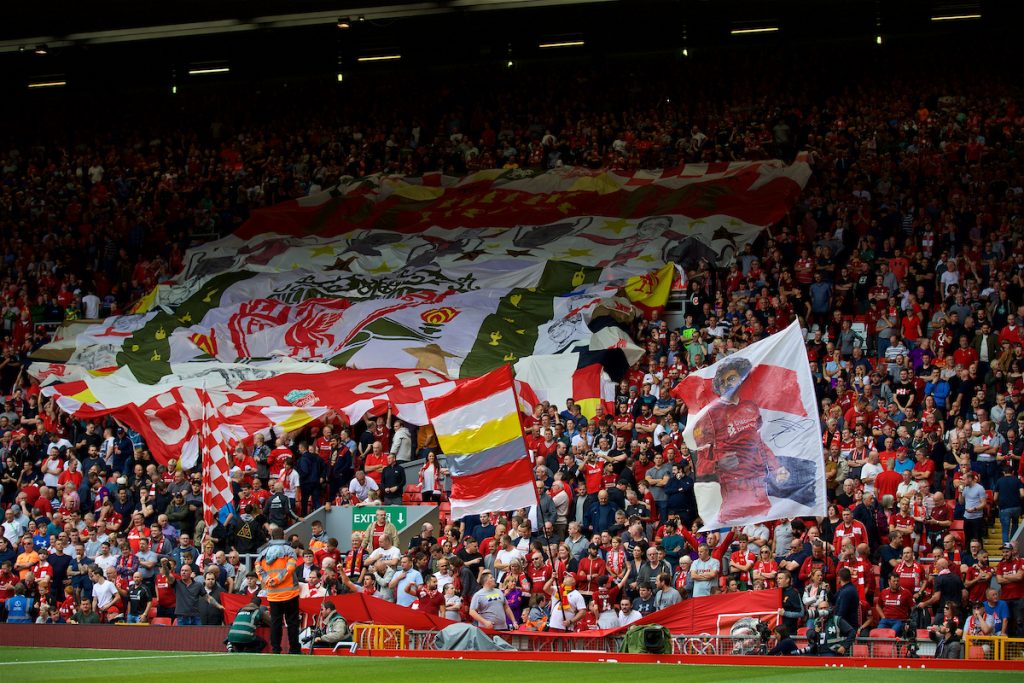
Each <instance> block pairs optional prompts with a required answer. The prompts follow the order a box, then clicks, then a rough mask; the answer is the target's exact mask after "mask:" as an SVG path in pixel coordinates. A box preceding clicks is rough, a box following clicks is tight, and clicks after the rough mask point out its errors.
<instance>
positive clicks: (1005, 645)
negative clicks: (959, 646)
mask: <svg viewBox="0 0 1024 683" xmlns="http://www.w3.org/2000/svg"><path fill="white" fill-rule="evenodd" d="M964 659H973V660H986V661H990V662H1010V661H1024V638H1007V637H1005V636H964Z"/></svg>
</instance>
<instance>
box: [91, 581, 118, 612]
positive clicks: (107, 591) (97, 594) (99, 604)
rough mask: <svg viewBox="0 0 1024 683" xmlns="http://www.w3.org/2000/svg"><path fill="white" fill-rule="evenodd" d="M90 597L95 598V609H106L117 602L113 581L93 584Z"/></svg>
mask: <svg viewBox="0 0 1024 683" xmlns="http://www.w3.org/2000/svg"><path fill="white" fill-rule="evenodd" d="M92 597H94V598H96V609H106V608H108V607H110V606H111V605H112V604H114V601H115V600H117V587H116V586H115V585H114V582H113V581H106V580H104V581H103V583H94V584H93V585H92Z"/></svg>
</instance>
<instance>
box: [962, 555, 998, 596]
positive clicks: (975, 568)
mask: <svg viewBox="0 0 1024 683" xmlns="http://www.w3.org/2000/svg"><path fill="white" fill-rule="evenodd" d="M985 569H988V570H989V571H992V568H991V567H985ZM981 570H982V566H981V565H980V564H973V565H971V566H970V567H968V568H967V575H966V576H964V583H967V582H968V581H973V580H974V579H976V578H978V575H979V574H981ZM988 586H989V581H978V582H977V583H976V584H974V585H973V586H971V587H970V588H968V589H967V591H968V598H969V599H970V601H971V602H981V601H982V600H984V599H985V591H987V590H988Z"/></svg>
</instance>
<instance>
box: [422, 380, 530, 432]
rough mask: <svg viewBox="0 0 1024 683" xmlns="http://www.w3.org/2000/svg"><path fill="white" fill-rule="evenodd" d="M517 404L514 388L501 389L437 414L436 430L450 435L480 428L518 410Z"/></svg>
mask: <svg viewBox="0 0 1024 683" xmlns="http://www.w3.org/2000/svg"><path fill="white" fill-rule="evenodd" d="M517 405H518V404H517V403H516V397H515V393H514V392H513V391H512V388H511V387H508V388H506V389H501V390H499V391H496V392H495V393H493V394H491V395H490V396H487V397H485V398H482V399H480V400H479V401H473V402H472V403H469V404H467V405H464V406H459V407H458V408H455V409H454V410H449V411H447V412H444V413H441V414H440V415H435V416H434V431H435V432H437V433H438V434H445V435H450V434H458V433H459V432H463V431H466V430H469V429H479V428H480V427H481V426H482V425H484V424H486V423H488V422H491V421H493V420H496V419H498V418H500V417H504V416H505V415H508V414H509V413H514V412H516V411H517V408H516V406H517ZM486 445H488V446H492V445H494V444H486Z"/></svg>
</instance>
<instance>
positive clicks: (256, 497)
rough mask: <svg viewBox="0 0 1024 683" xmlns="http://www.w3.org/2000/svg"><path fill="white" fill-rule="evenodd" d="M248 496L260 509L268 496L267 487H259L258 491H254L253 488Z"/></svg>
mask: <svg viewBox="0 0 1024 683" xmlns="http://www.w3.org/2000/svg"><path fill="white" fill-rule="evenodd" d="M249 498H250V499H251V500H252V501H253V502H254V503H256V505H258V506H259V507H260V509H261V510H262V509H263V506H264V505H265V504H266V502H267V500H268V499H269V498H270V491H268V490H267V489H260V490H259V491H255V490H254V491H253V492H252V495H250V496H249Z"/></svg>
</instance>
